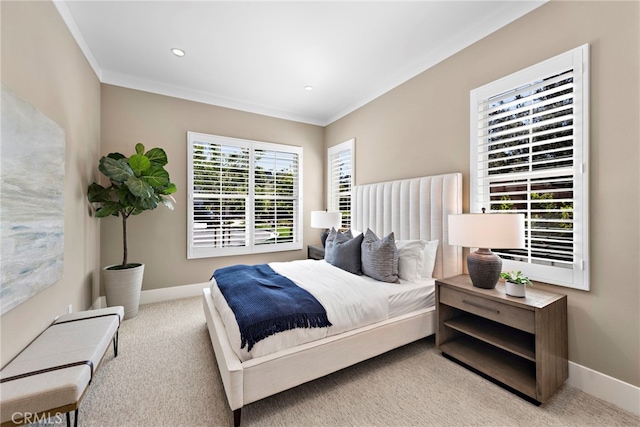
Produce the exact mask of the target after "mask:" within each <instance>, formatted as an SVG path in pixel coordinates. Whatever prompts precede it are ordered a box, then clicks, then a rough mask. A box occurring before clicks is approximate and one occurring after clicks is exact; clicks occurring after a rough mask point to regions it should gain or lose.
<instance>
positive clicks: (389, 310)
mask: <svg viewBox="0 0 640 427" xmlns="http://www.w3.org/2000/svg"><path fill="white" fill-rule="evenodd" d="M269 265H270V266H271V268H273V270H274V271H276V272H277V273H279V274H282V275H284V276H286V277H288V278H289V279H291V280H292V281H293V282H294V283H296V284H297V285H298V286H300V287H301V288H304V289H305V290H307V291H308V292H309V293H311V294H312V295H313V296H314V297H315V298H316V299H317V300H318V301H319V302H320V303H321V304H322V305H323V306H324V308H325V310H326V311H327V317H328V318H329V321H330V322H331V324H332V326H330V327H328V328H304V329H300V328H299V329H292V330H288V331H284V332H280V333H277V334H275V335H272V336H270V337H268V338H265V339H263V340H261V341H259V342H257V343H256V344H255V345H254V346H253V348H252V349H251V351H250V352H249V351H247V348H246V347H245V348H244V349H241V348H240V342H241V341H240V330H239V328H238V324H237V322H236V319H235V316H234V314H233V312H232V311H231V309H230V308H229V306H228V304H227V302H226V300H225V299H224V297H223V296H222V293H221V292H220V290H219V289H218V286H217V284H216V283H215V280H214V279H212V280H211V296H212V298H213V302H214V304H215V306H216V308H217V310H218V312H219V313H220V315H221V317H222V320H223V322H224V325H225V329H226V332H227V336H228V338H229V342H230V344H231V346H232V348H233V350H234V351H235V353H236V354H237V356H238V358H239V359H240V360H241V361H246V360H249V359H252V358H256V357H260V356H265V355H267V354H270V353H274V352H276V351H279V350H282V349H285V348H289V347H294V346H297V345H300V344H304V343H306V342H310V341H314V340H317V339H321V338H324V337H327V336H331V335H335V334H338V333H341V332H345V331H347V330H351V329H354V328H358V327H361V326H365V325H368V324H371V323H375V322H380V321H382V320H386V319H388V318H390V317H395V316H400V315H402V314H406V313H409V312H411V311H415V310H418V309H421V308H426V307H429V306H432V305H433V301H434V290H435V287H434V279H421V280H420V281H419V282H418V283H413V282H407V281H402V280H401V283H399V284H398V283H384V282H379V281H377V280H374V279H372V278H370V277H367V276H357V275H355V274H351V273H349V272H346V271H344V270H341V269H339V268H337V267H334V266H332V265H330V264H328V263H326V262H325V261H316V260H300V261H292V262H273V263H269Z"/></svg>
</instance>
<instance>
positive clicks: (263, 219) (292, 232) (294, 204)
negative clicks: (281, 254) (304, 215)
mask: <svg viewBox="0 0 640 427" xmlns="http://www.w3.org/2000/svg"><path fill="white" fill-rule="evenodd" d="M254 174H255V189H256V190H255V193H256V195H255V213H256V214H255V224H256V244H258V245H266V244H280V243H290V242H294V241H295V240H296V237H297V235H298V222H297V221H296V220H295V218H296V214H297V212H298V210H299V207H298V189H299V185H298V154H297V153H292V152H287V151H277V150H267V149H261V150H256V152H255V168H254ZM258 234H259V235H258Z"/></svg>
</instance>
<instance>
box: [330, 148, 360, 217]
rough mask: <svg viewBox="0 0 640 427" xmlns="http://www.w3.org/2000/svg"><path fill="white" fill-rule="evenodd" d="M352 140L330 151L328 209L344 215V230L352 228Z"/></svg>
mask: <svg viewBox="0 0 640 427" xmlns="http://www.w3.org/2000/svg"><path fill="white" fill-rule="evenodd" d="M354 142H355V141H354V140H353V139H350V140H349V141H345V142H343V143H341V144H338V145H334V146H333V147H330V148H329V150H328V158H329V161H328V166H327V169H328V170H327V188H328V192H327V208H328V209H329V210H330V211H339V212H340V213H342V228H343V229H348V228H351V188H352V187H353V181H354V176H353V146H354Z"/></svg>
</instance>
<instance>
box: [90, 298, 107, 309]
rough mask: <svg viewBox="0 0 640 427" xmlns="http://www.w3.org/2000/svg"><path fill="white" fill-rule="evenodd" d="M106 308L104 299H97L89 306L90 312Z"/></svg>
mask: <svg viewBox="0 0 640 427" xmlns="http://www.w3.org/2000/svg"><path fill="white" fill-rule="evenodd" d="M106 306H107V299H106V298H105V297H98V298H96V300H95V301H94V302H93V305H92V306H91V310H97V309H99V308H105V307H106Z"/></svg>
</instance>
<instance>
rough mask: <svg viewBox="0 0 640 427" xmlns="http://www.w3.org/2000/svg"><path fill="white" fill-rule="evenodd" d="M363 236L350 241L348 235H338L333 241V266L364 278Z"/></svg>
mask: <svg viewBox="0 0 640 427" xmlns="http://www.w3.org/2000/svg"><path fill="white" fill-rule="evenodd" d="M363 238H364V236H363V235H362V234H360V235H358V236H356V237H354V238H353V239H349V238H348V237H347V236H346V234H338V235H336V238H335V240H334V241H333V259H332V260H331V265H334V266H336V267H338V268H341V269H343V270H345V271H348V272H349V273H353V274H357V275H358V276H362V261H361V259H360V253H361V251H362V239H363Z"/></svg>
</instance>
